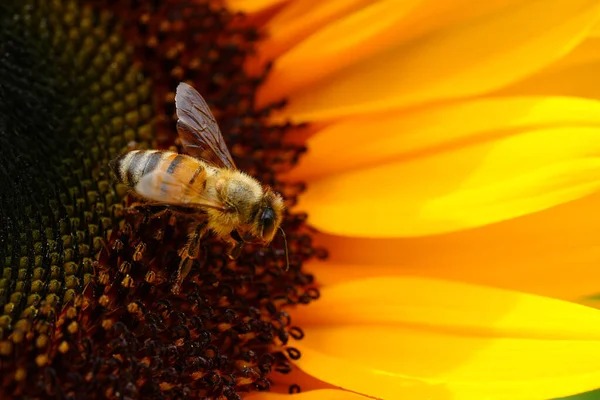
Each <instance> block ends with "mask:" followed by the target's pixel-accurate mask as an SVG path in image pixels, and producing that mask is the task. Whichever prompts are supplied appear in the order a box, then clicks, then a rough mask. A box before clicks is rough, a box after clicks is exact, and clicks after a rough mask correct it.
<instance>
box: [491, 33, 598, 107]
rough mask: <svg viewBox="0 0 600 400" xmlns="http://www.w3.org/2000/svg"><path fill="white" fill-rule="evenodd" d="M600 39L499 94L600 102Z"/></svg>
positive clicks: (589, 39)
mask: <svg viewBox="0 0 600 400" xmlns="http://www.w3.org/2000/svg"><path fill="white" fill-rule="evenodd" d="M599 46H600V37H598V36H595V37H591V38H588V39H586V40H585V41H584V42H583V43H581V44H580V45H579V46H578V47H577V48H575V49H574V50H573V51H572V52H571V53H570V54H568V55H567V56H566V57H565V58H564V59H562V60H560V61H559V62H556V63H554V64H552V65H550V66H548V67H547V68H545V69H544V70H542V71H540V72H538V73H537V74H534V75H532V76H530V77H527V78H525V79H522V80H520V81H518V82H515V83H513V84H511V85H509V86H508V87H506V88H503V89H501V90H499V91H498V92H497V93H495V94H497V95H501V96H505V95H509V96H514V95H561V96H580V97H587V98H592V99H600V88H599V87H600V79H599V78H598V73H597V71H598V69H599V68H600V47H599Z"/></svg>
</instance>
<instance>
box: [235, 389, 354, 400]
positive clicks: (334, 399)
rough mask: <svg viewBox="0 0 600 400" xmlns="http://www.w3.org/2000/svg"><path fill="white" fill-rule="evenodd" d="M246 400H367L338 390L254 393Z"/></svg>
mask: <svg viewBox="0 0 600 400" xmlns="http://www.w3.org/2000/svg"><path fill="white" fill-rule="evenodd" d="M245 398H247V399H252V400H283V399H294V400H365V396H361V395H359V394H356V393H351V392H347V391H344V390H337V389H322V390H311V391H309V392H302V393H298V394H294V395H289V394H280V393H252V394H250V395H248V396H246V397H245Z"/></svg>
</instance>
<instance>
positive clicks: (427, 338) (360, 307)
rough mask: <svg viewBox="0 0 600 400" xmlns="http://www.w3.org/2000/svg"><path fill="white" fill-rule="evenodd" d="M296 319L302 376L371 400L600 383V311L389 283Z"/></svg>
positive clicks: (337, 293) (536, 391)
mask: <svg viewBox="0 0 600 400" xmlns="http://www.w3.org/2000/svg"><path fill="white" fill-rule="evenodd" d="M333 310H335V312H334V311H333ZM293 319H294V323H299V324H301V325H302V327H303V330H304V332H305V334H306V335H305V337H304V339H302V340H301V341H297V342H294V343H293V346H294V347H297V348H298V349H299V350H300V351H301V352H302V354H303V356H302V357H301V358H300V359H299V360H298V361H297V363H298V365H299V366H300V368H302V369H303V370H304V371H306V372H308V373H309V374H311V375H314V376H316V377H317V378H319V379H322V380H324V381H327V382H330V383H332V384H334V385H338V386H341V387H344V388H346V389H350V390H354V391H358V392H361V393H367V394H369V395H372V396H377V397H383V398H394V396H393V395H394V394H395V393H398V390H405V389H406V388H411V387H412V388H413V389H415V390H420V391H424V390H428V389H429V390H431V391H433V392H431V393H430V396H431V398H434V399H436V398H450V397H449V395H452V396H453V397H451V398H456V399H477V400H479V399H482V398H485V399H490V400H496V399H507V400H508V399H511V400H516V399H528V400H530V399H547V398H552V397H558V396H566V395H569V394H573V393H579V392H583V391H586V390H590V389H594V388H596V387H597V386H598V385H599V384H598V382H600V367H598V362H599V361H600V351H599V350H600V311H598V310H595V309H591V308H587V307H583V306H580V305H576V304H572V303H567V302H563V301H559V300H554V299H549V298H542V297H538V296H532V295H526V294H521V293H516V292H509V291H502V290H498V289H492V288H486V287H477V286H472V285H466V284H460V283H452V282H445V281H435V280H428V279H419V278H401V277H385V278H371V279H366V280H362V281H355V282H348V283H345V284H340V285H335V286H332V287H328V288H324V289H323V290H322V297H321V299H320V300H319V301H318V302H315V303H313V304H311V305H310V306H308V307H304V308H299V309H297V310H295V311H294V313H293ZM417 388H418V389H417ZM419 398H426V397H419Z"/></svg>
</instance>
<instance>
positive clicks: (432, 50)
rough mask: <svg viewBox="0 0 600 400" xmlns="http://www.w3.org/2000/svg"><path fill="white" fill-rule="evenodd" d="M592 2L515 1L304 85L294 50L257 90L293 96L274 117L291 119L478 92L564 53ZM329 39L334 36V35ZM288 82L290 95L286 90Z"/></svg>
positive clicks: (580, 34) (590, 16)
mask: <svg viewBox="0 0 600 400" xmlns="http://www.w3.org/2000/svg"><path fill="white" fill-rule="evenodd" d="M598 7H599V5H598V2H596V1H594V0H577V1H573V0H557V1H554V2H552V4H551V5H549V4H548V2H546V1H543V0H535V1H528V2H520V3H518V4H517V5H514V6H512V7H506V8H503V9H501V10H499V11H497V12H493V13H489V14H486V15H484V16H481V17H479V18H478V19H475V20H473V21H466V22H463V23H462V24H458V25H452V26H449V27H447V28H445V29H441V30H438V31H436V32H433V33H431V34H430V35H427V36H424V37H421V38H420V39H418V40H415V41H413V42H410V43H408V44H402V43H401V44H398V45H397V46H391V47H389V48H387V49H386V50H385V51H382V52H380V53H379V54H376V55H372V56H371V57H368V58H366V59H365V60H363V61H362V62H359V63H356V64H354V65H352V66H350V67H348V68H345V69H344V70H341V71H337V72H336V74H335V75H334V76H332V77H330V78H329V79H328V80H327V81H326V82H322V83H320V84H319V85H309V82H307V80H306V79H305V78H304V77H305V76H312V74H313V73H314V72H313V69H312V68H309V65H313V64H314V63H313V64H310V63H307V62H305V61H302V60H305V58H303V57H300V56H299V55H297V56H295V58H296V59H295V60H294V59H293V58H292V59H287V58H286V57H288V58H291V57H292V56H291V55H290V54H292V53H288V54H286V55H284V56H283V57H282V58H281V59H280V60H279V61H278V63H277V64H276V65H275V67H274V70H273V73H272V78H271V80H269V81H267V82H266V84H265V86H264V87H263V91H262V92H261V93H273V92H276V91H277V90H275V87H277V88H278V90H282V91H283V93H286V94H287V95H289V94H290V93H293V94H292V95H291V96H289V97H288V98H289V105H288V107H287V108H286V110H285V111H284V113H283V114H282V115H281V116H282V117H289V118H291V119H292V120H294V121H317V120H324V119H332V118H337V117H340V116H346V115H354V114H360V113H365V112H372V111H377V110H388V109H393V108H398V107H408V106H414V105H416V104H422V103H424V102H429V101H438V100H442V99H452V98H457V97H464V96H471V95H476V94H481V93H485V92H488V91H491V90H495V89H499V88H501V87H503V86H506V85H508V84H510V83H512V82H515V81H517V80H519V79H521V78H522V77H524V76H527V75H529V74H531V73H532V72H535V71H538V70H540V69H541V68H543V67H544V66H546V65H548V64H550V63H551V62H553V61H555V60H556V59H559V58H560V57H562V56H564V55H565V54H567V53H568V52H569V51H570V50H571V49H573V48H574V47H575V46H576V45H577V43H579V42H580V41H581V40H582V39H583V38H584V37H585V36H586V34H587V32H588V31H589V29H590V27H591V26H592V25H593V24H594V23H595V22H596V21H597V20H598V17H599V13H598ZM400 14H402V11H401V12H400ZM388 20H389V17H388ZM382 23H383V22H382ZM332 36H333V35H332ZM335 36H338V37H339V36H340V34H339V32H338V33H337V34H336V35H335ZM335 36H334V37H335ZM344 37H345V36H344ZM325 43H329V44H330V45H329V46H332V47H334V46H336V45H338V44H337V42H336V41H335V40H334V38H333V37H331V38H330V39H329V40H325V39H324V38H322V37H320V38H319V46H318V47H317V46H315V45H311V46H308V45H306V46H305V47H306V49H305V50H304V53H306V52H308V51H309V50H310V52H313V53H314V52H317V53H319V52H321V50H320V48H323V49H325V48H327V46H326V45H325ZM299 48H301V47H299ZM323 51H324V50H323ZM337 57H338V56H337V54H336V55H335V57H328V58H319V59H318V60H319V62H318V63H317V64H316V65H317V66H318V68H319V70H327V68H328V67H327V65H324V63H325V61H324V60H326V59H336V58H337ZM344 57H345V56H344V54H341V55H340V56H339V58H340V59H344ZM300 61H301V62H300ZM319 76H320V73H317V77H319ZM294 85H296V86H297V88H298V89H299V90H298V91H297V92H294V91H293V89H294V88H293V87H291V86H294ZM280 93H281V92H280Z"/></svg>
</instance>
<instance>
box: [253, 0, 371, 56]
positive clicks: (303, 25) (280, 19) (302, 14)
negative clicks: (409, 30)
mask: <svg viewBox="0 0 600 400" xmlns="http://www.w3.org/2000/svg"><path fill="white" fill-rule="evenodd" d="M370 3H375V1H373V0H329V1H324V2H317V3H315V2H314V1H311V0H295V1H293V2H292V3H291V4H290V5H289V6H287V7H285V8H284V9H283V10H281V11H280V12H279V13H277V15H275V16H274V17H273V18H272V19H271V20H270V21H269V22H268V23H267V25H266V30H267V31H268V33H269V35H268V37H267V38H266V39H265V40H264V41H263V42H261V43H260V44H259V45H260V53H261V54H260V55H261V58H262V59H265V60H271V59H274V58H276V57H277V56H278V55H280V54H281V53H283V52H284V51H286V50H288V49H289V48H290V47H292V46H294V45H295V44H297V43H298V42H300V41H301V40H302V39H304V38H305V37H307V36H309V35H311V34H313V33H314V32H315V31H316V30H317V29H318V28H320V27H321V26H323V25H327V24H329V23H330V22H332V21H335V20H336V19H339V18H341V17H343V16H345V15H347V14H350V13H353V12H355V11H357V10H359V9H360V8H362V7H363V6H365V5H368V4H370Z"/></svg>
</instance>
